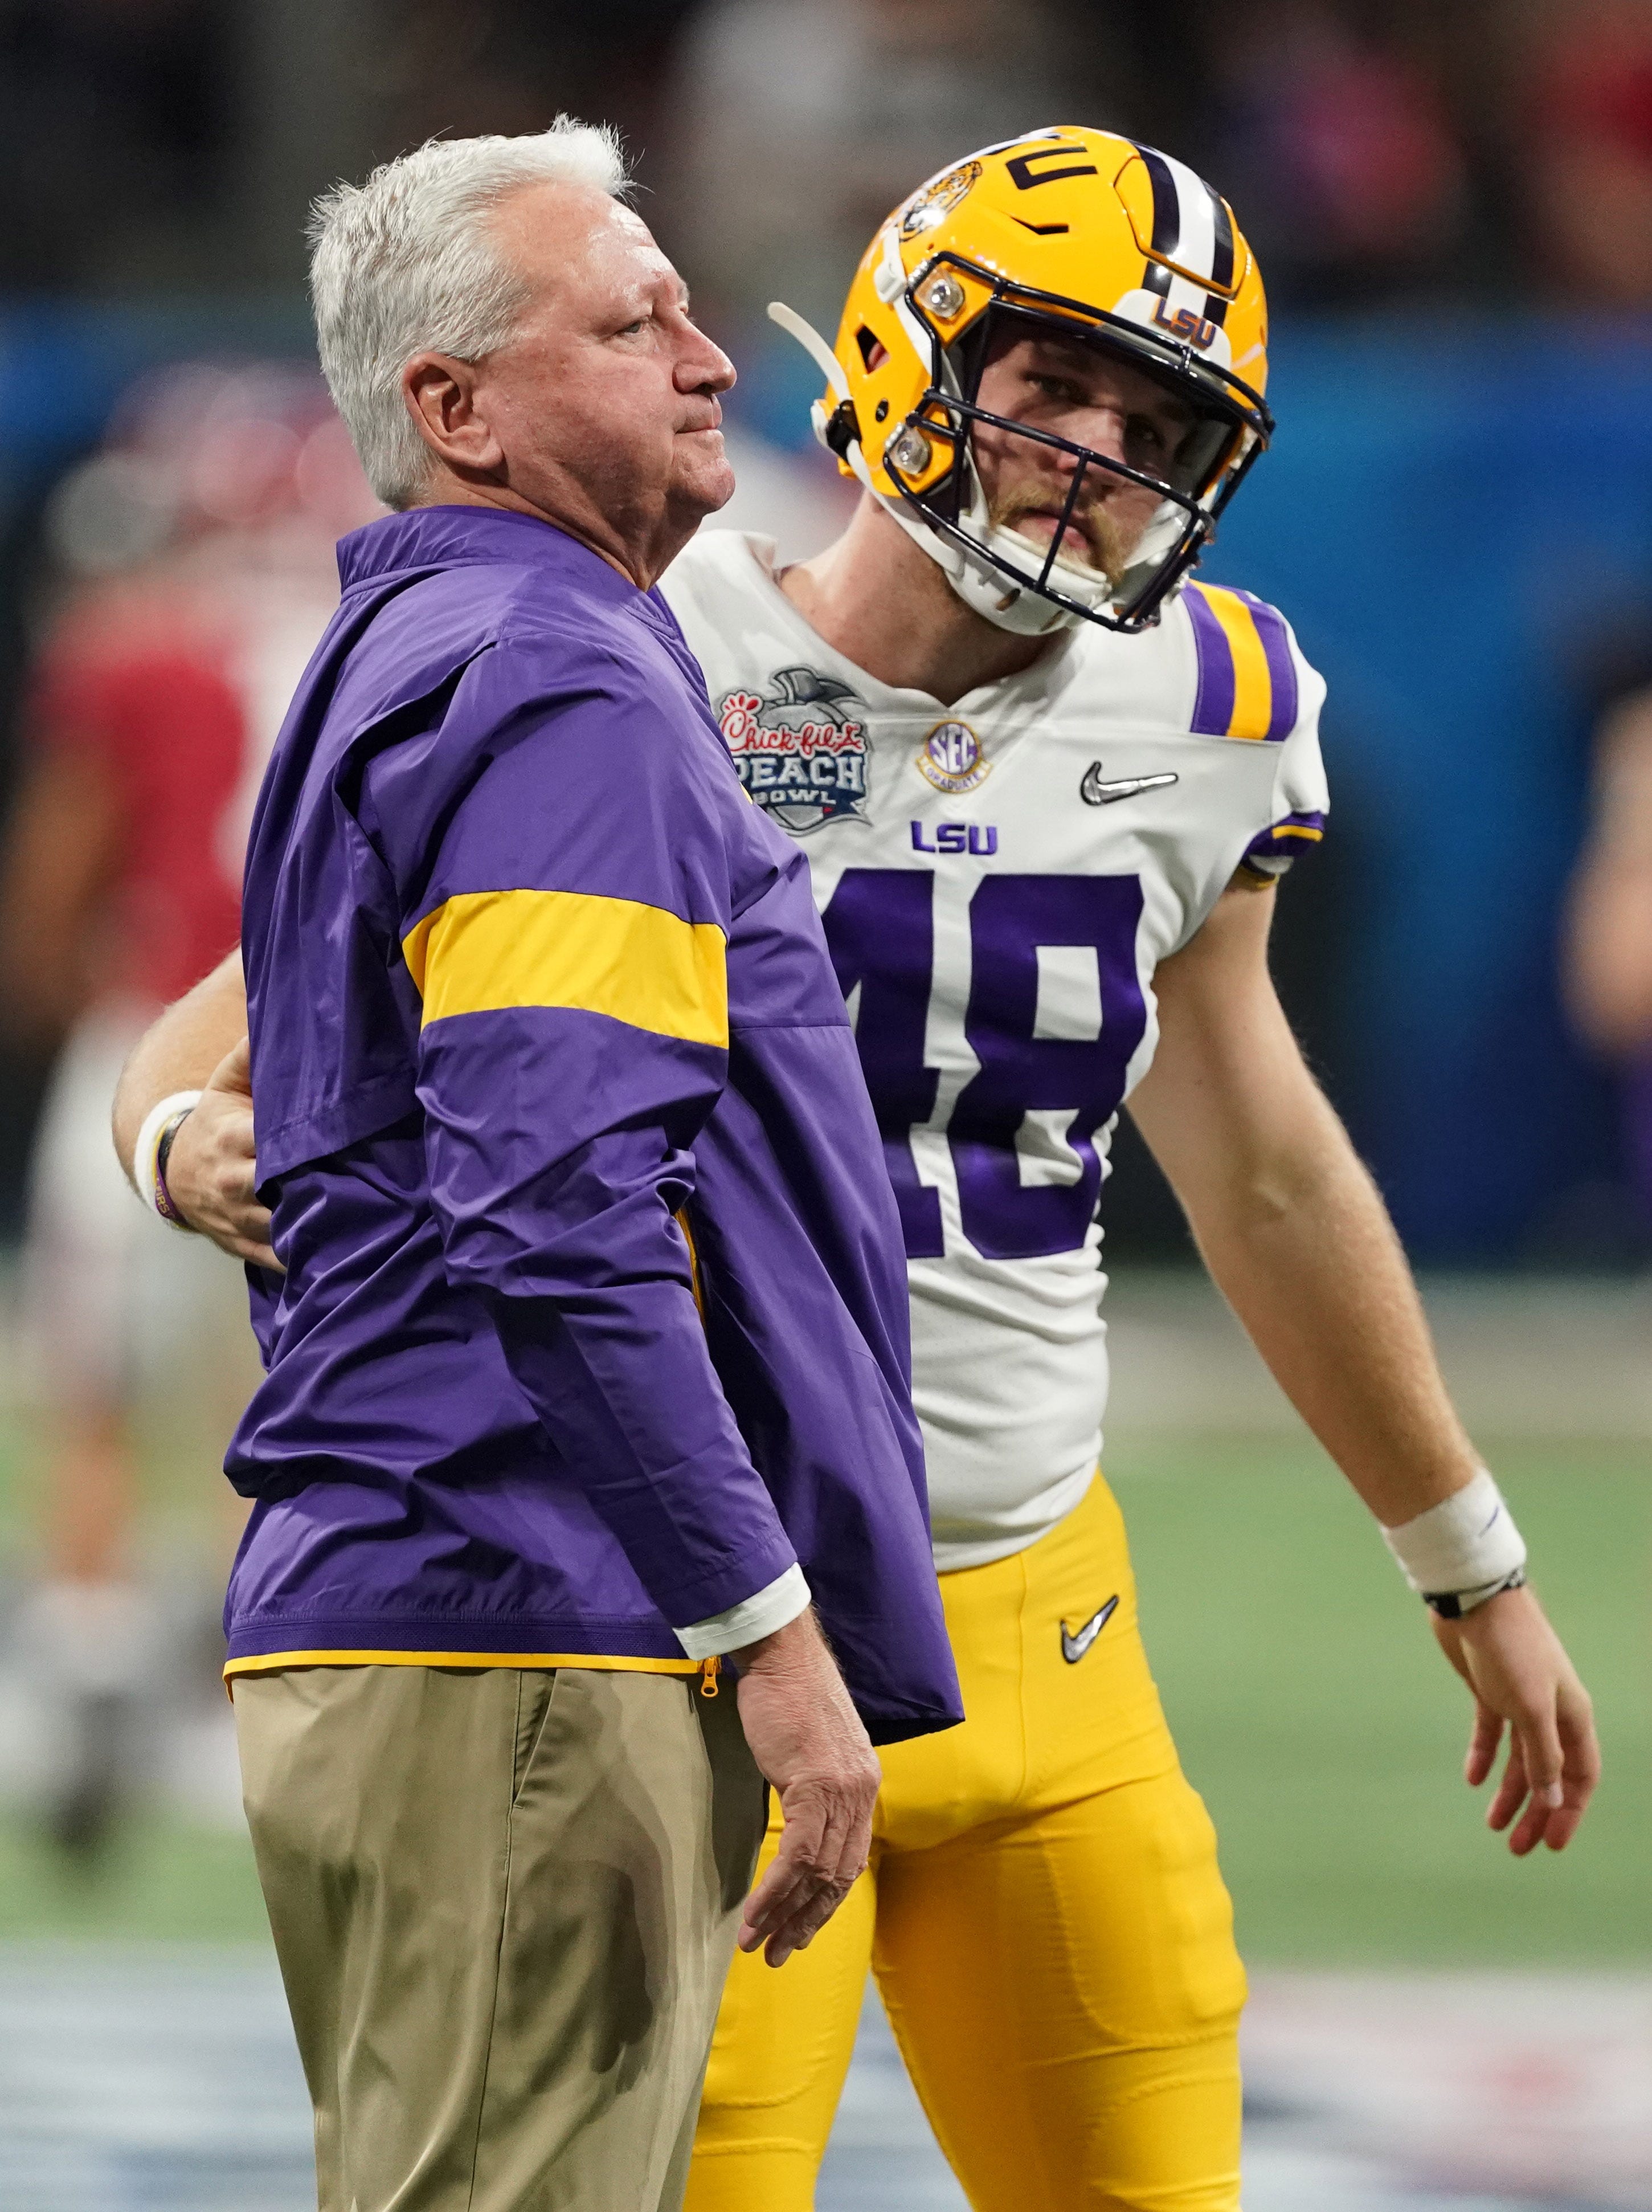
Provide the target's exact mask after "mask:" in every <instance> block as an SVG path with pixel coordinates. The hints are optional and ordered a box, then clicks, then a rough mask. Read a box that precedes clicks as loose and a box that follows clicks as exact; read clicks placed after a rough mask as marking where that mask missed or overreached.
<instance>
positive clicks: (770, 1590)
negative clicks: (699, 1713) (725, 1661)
mask: <svg viewBox="0 0 1652 2212" xmlns="http://www.w3.org/2000/svg"><path fill="white" fill-rule="evenodd" d="M808 1602H809V1585H808V1583H807V1582H806V1581H805V1578H804V1572H803V1569H802V1568H801V1567H800V1566H799V1565H797V1564H796V1563H795V1562H793V1565H791V1566H789V1567H788V1568H787V1570H786V1572H785V1573H784V1574H783V1575H776V1576H775V1577H774V1581H773V1582H772V1583H766V1584H765V1585H764V1586H763V1588H762V1589H760V1590H757V1591H755V1592H754V1593H753V1595H751V1596H750V1597H746V1598H742V1599H741V1601H740V1602H739V1603H738V1605H732V1606H730V1607H729V1609H728V1611H727V1612H726V1613H713V1615H712V1616H711V1618H710V1620H696V1621H695V1622H693V1623H692V1624H691V1625H690V1626H689V1627H687V1628H679V1629H678V1630H677V1642H678V1643H679V1644H681V1645H682V1646H683V1650H685V1651H686V1652H687V1653H688V1655H689V1658H690V1659H720V1658H721V1657H722V1656H723V1654H724V1653H725V1652H726V1651H739V1650H743V1649H744V1646H745V1645H746V1644H755V1643H756V1641H757V1638H759V1637H760V1636H772V1635H773V1634H774V1631H775V1630H776V1629H777V1628H784V1627H785V1626H786V1625H787V1622H788V1621H792V1620H796V1619H797V1617H798V1615H799V1613H801V1612H803V1611H804V1609H805V1607H806V1606H807V1605H808Z"/></svg>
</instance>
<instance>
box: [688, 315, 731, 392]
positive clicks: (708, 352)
mask: <svg viewBox="0 0 1652 2212" xmlns="http://www.w3.org/2000/svg"><path fill="white" fill-rule="evenodd" d="M690 327H692V326H690ZM735 375H736V370H735V367H734V363H733V362H732V361H731V360H730V359H729V357H728V356H727V355H726V353H725V352H724V351H723V349H722V348H721V346H720V345H714V343H712V341H711V339H709V338H708V337H707V336H706V334H705V332H704V331H699V330H696V331H694V332H693V338H692V342H691V343H689V345H687V346H686V347H685V348H684V349H683V352H682V353H681V354H679V355H678V356H677V390H678V391H679V392H726V391H728V390H729V388H730V387H731V386H732V384H733V382H734V380H735Z"/></svg>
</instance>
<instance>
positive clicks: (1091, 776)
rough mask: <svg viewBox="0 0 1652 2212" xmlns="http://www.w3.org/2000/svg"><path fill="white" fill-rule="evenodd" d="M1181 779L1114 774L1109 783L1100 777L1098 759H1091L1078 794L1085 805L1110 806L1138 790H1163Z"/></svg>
mask: <svg viewBox="0 0 1652 2212" xmlns="http://www.w3.org/2000/svg"><path fill="white" fill-rule="evenodd" d="M1180 781H1181V777H1180V776H1178V775H1169V774H1166V775H1115V776H1114V778H1113V780H1112V781H1111V782H1110V783H1109V782H1108V781H1105V780H1104V779H1103V777H1102V764H1101V763H1100V761H1091V763H1090V766H1089V767H1088V768H1087V769H1085V770H1084V781H1083V782H1082V783H1081V784H1080V785H1079V786H1078V796H1079V798H1080V799H1083V800H1084V805H1086V806H1112V805H1114V804H1115V803H1116V802H1117V801H1118V800H1119V799H1133V798H1134V797H1135V796H1136V794H1137V793H1138V792H1139V791H1163V789H1164V787H1166V785H1167V784H1172V783H1180Z"/></svg>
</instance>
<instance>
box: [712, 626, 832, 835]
mask: <svg viewBox="0 0 1652 2212" xmlns="http://www.w3.org/2000/svg"><path fill="white" fill-rule="evenodd" d="M865 711H866V710H865V707H864V705H863V704H862V702H860V701H859V699H858V698H856V696H855V695H854V693H853V691H852V690H850V689H849V687H848V685H847V684H840V683H839V682H838V680H837V678H835V676H823V675H822V674H821V673H820V671H819V670H818V669H815V668H782V669H780V670H779V671H777V672H776V673H775V674H774V676H773V677H772V678H770V680H769V685H768V690H767V691H765V692H762V693H758V692H756V691H730V692H726V694H725V695H724V696H723V697H722V698H720V700H719V701H718V702H717V720H718V726H719V727H720V729H721V731H722V732H723V742H724V744H726V745H727V747H728V749H729V750H730V752H731V753H732V755H733V756H734V766H735V769H736V770H737V771H738V775H739V778H740V781H741V782H742V783H743V784H744V786H745V787H746V790H747V791H748V792H749V793H750V796H751V797H752V798H753V799H755V800H756V803H757V805H759V806H761V807H762V809H763V811H764V812H765V813H768V814H772V815H773V816H774V819H775V820H776V821H777V822H778V823H780V827H781V828H782V829H789V830H790V831H791V832H792V833H793V836H806V835H807V833H808V832H809V831H810V830H811V829H819V828H820V826H821V824H822V823H823V822H841V821H851V822H864V821H865V819H866V799H867V791H866V725H865V719H864V717H865Z"/></svg>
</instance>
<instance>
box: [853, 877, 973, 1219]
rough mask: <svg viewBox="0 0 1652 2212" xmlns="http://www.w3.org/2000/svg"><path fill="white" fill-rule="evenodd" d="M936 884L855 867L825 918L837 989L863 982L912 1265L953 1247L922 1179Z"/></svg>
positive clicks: (863, 1027) (867, 1053)
mask: <svg viewBox="0 0 1652 2212" xmlns="http://www.w3.org/2000/svg"><path fill="white" fill-rule="evenodd" d="M934 904H935V878H934V877H933V876H932V875H931V874H930V873H929V872H928V871H927V870H926V869H919V868H847V869H846V870H845V871H844V872H843V875H842V876H841V878H840V879H839V882H838V886H837V889H836V890H835V892H834V893H833V895H832V902H831V904H830V905H829V907H828V908H827V909H826V911H825V914H824V915H823V916H822V920H823V922H824V924H825V927H826V942H827V944H828V945H829V947H830V949H831V955H832V965H833V967H834V968H835V969H836V970H837V986H838V988H839V990H841V992H842V994H843V995H844V997H845V998H846V999H847V998H848V997H849V996H850V995H851V994H853V990H854V987H855V986H856V984H857V983H858V984H859V987H860V1006H859V1012H858V1013H857V1014H856V1016H855V1024H854V1036H855V1042H856V1044H857V1045H859V1048H860V1065H861V1067H862V1069H863V1070H864V1071H865V1078H866V1088H867V1090H868V1091H870V1092H871V1093H872V1110H873V1111H874V1113H876V1115H877V1116H878V1129H879V1131H880V1133H882V1136H883V1139H884V1159H885V1161H886V1162H887V1163H888V1166H889V1179H890V1182H891V1183H893V1184H894V1186H895V1200H896V1205H897V1206H899V1208H900V1210H901V1227H902V1230H903V1231H904V1232H905V1235H906V1243H907V1257H908V1259H909V1260H938V1259H939V1257H940V1256H941V1254H942V1253H943V1251H944V1249H945V1243H944V1238H943V1237H942V1234H941V1201H940V1197H939V1194H938V1193H937V1192H935V1191H933V1190H931V1189H930V1188H928V1186H927V1185H926V1184H924V1183H921V1182H919V1180H918V1169H917V1164H916V1162H915V1161H914V1159H913V1157H912V1128H913V1124H914V1122H917V1121H928V1119H929V1117H930V1115H932V1113H933V1112H934V1110H935V1091H936V1087H937V1085H938V1083H939V1081H940V1077H939V1075H938V1073H937V1071H936V1070H935V1069H934V1068H932V1067H926V1066H924V1028H925V1024H926V1021H927V1019H928V1015H929V977H930V969H931V968H932V964H933V961H934V948H935V925H934Z"/></svg>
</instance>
